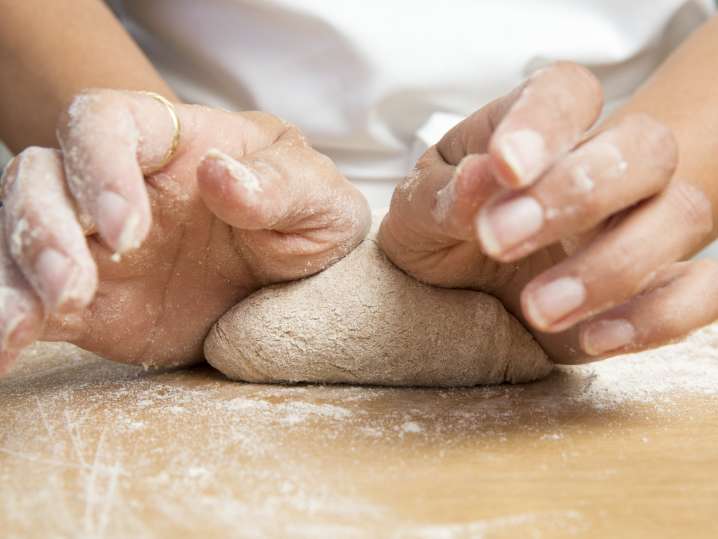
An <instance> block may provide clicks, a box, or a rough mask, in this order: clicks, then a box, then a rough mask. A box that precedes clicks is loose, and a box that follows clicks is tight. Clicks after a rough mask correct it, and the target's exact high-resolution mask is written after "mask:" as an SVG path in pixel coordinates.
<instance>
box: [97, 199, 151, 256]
mask: <svg viewBox="0 0 718 539" xmlns="http://www.w3.org/2000/svg"><path fill="white" fill-rule="evenodd" d="M97 212H98V218H97V228H98V230H99V231H100V233H101V234H102V236H103V237H104V238H105V239H106V240H108V241H109V242H112V238H115V240H114V246H112V245H111V247H113V248H114V249H115V250H116V251H117V252H118V253H124V252H126V251H129V250H130V249H134V248H135V247H139V245H140V242H141V238H140V237H139V234H140V229H139V225H140V216H139V215H138V214H137V212H135V211H133V210H132V209H131V208H130V205H129V204H128V203H127V201H126V200H125V199H124V198H123V197H121V196H120V195H118V194H117V193H113V192H112V191H104V192H103V193H102V194H100V196H99V197H98V198H97Z"/></svg>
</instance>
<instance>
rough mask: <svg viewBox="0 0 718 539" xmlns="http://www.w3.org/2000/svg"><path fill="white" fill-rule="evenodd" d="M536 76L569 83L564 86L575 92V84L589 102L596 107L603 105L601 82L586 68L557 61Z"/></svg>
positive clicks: (572, 63)
mask: <svg viewBox="0 0 718 539" xmlns="http://www.w3.org/2000/svg"><path fill="white" fill-rule="evenodd" d="M536 74H537V75H538V76H549V77H551V78H554V77H556V78H560V79H563V80H567V81H569V82H568V83H567V84H566V86H567V87H570V88H573V89H574V90H575V88H576V84H579V85H580V86H579V87H580V88H581V89H582V90H583V91H584V92H585V94H586V96H587V97H588V99H589V100H590V102H592V103H595V104H596V105H597V106H598V107H600V106H601V105H602V104H603V88H602V87H601V81H599V80H598V77H596V75H594V74H593V72H592V71H591V70H590V69H588V68H587V67H585V66H583V65H581V64H577V63H575V62H570V61H559V62H555V63H553V64H551V65H550V66H548V67H547V68H545V69H543V70H539V71H538V72H537V73H536Z"/></svg>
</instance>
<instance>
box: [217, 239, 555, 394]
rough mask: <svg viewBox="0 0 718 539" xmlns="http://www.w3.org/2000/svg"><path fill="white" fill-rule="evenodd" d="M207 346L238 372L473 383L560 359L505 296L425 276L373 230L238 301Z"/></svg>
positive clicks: (286, 378) (539, 372)
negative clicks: (394, 255) (390, 252)
mask: <svg viewBox="0 0 718 539" xmlns="http://www.w3.org/2000/svg"><path fill="white" fill-rule="evenodd" d="M204 351H205V356H206V358H207V360H208V361H209V362H210V363H211V364H212V365H213V366H214V367H216V368H217V369H219V370H220V371H222V372H223V373H224V374H226V375H227V376H228V377H229V378H232V379H235V380H244V381H247V382H261V383H277V382H319V383H348V384H377V385H396V386H472V385H477V384H495V383H501V382H528V381H532V380H536V379H538V378H542V377H543V376H546V375H547V374H548V373H549V372H550V371H551V368H552V364H551V363H550V362H549V361H548V360H547V358H546V355H545V354H544V352H543V351H542V350H541V348H540V347H539V346H538V344H537V343H536V342H535V341H534V340H533V338H532V337H531V336H530V335H529V333H528V332H527V331H526V330H525V329H524V328H523V326H522V325H521V324H520V323H519V322H518V321H517V320H516V319H514V318H513V317H512V316H511V315H510V314H509V313H507V312H506V310H505V309H504V307H503V305H502V304H501V303H500V302H499V301H498V300H496V299H495V298H493V297H492V296H489V295H487V294H482V293H480V292H474V291H469V290H451V289H444V288H436V287H432V286H427V285H425V284H422V283H420V282H418V281H416V280H415V279H413V278H412V277H409V276H408V275H406V274H405V273H403V272H402V271H400V270H399V269H397V268H396V267H395V266H394V265H393V264H392V263H391V262H390V261H389V260H388V259H387V258H386V257H385V256H384V254H383V253H382V252H381V250H380V249H379V247H378V245H377V243H376V241H375V239H374V237H373V236H371V237H370V238H368V239H366V240H364V242H363V243H362V244H361V245H359V247H357V248H356V249H355V250H354V251H352V252H351V253H350V254H349V255H347V256H346V257H345V258H344V259H342V260H340V261H339V262H337V263H336V264H334V265H333V266H331V267H330V268H328V269H327V270H325V271H323V272H321V273H319V274H317V275H315V276H312V277H309V278H307V279H303V280H301V281H294V282H291V283H286V284H281V285H275V286H271V287H268V288H264V289H262V290H259V291H258V292H256V293H254V294H252V295H251V296H249V297H248V298H246V299H245V300H243V301H242V302H240V303H239V304H237V305H236V306H235V307H234V308H233V309H232V310H230V311H229V312H228V313H226V314H225V315H224V316H223V317H222V318H221V319H220V320H219V321H218V322H217V323H216V324H215V325H214V327H213V328H212V330H211V332H210V334H209V336H208V337H207V339H206V340H205V344H204Z"/></svg>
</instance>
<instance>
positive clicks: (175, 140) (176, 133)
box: [138, 91, 182, 176]
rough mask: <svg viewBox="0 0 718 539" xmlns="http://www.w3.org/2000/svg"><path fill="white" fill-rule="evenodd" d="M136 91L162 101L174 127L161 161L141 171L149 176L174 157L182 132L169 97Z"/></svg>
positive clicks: (175, 110)
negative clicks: (170, 140) (170, 142)
mask: <svg viewBox="0 0 718 539" xmlns="http://www.w3.org/2000/svg"><path fill="white" fill-rule="evenodd" d="M138 93H140V94H142V95H146V96H148V97H151V98H153V99H156V100H157V101H159V102H160V103H162V104H163V105H164V106H165V108H166V109H167V112H169V114H170V118H171V119H172V128H173V129H174V134H173V135H172V144H170V148H169V150H167V153H166V154H165V156H164V157H163V158H162V161H161V162H160V163H158V164H157V165H154V166H152V167H150V168H149V169H144V170H143V171H142V172H143V174H144V175H145V176H149V175H151V174H154V173H155V172H158V171H160V170H162V169H163V168H165V166H166V165H167V163H169V162H170V161H172V159H173V158H174V156H175V154H176V153H177V148H179V143H180V136H181V134H182V124H180V120H179V116H178V115H177V109H176V108H175V106H174V103H172V102H171V101H170V100H169V99H167V98H165V97H163V96H161V95H160V94H156V93H155V92H146V91H143V92H138Z"/></svg>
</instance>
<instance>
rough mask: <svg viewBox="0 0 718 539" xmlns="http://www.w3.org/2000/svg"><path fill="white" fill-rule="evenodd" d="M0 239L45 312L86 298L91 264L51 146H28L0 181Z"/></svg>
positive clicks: (93, 276)
mask: <svg viewBox="0 0 718 539" xmlns="http://www.w3.org/2000/svg"><path fill="white" fill-rule="evenodd" d="M3 186H4V189H5V197H4V200H3V204H4V206H5V208H4V215H3V216H4V223H5V227H4V230H5V240H6V242H7V244H8V245H9V247H10V252H11V255H12V257H13V259H14V260H15V262H16V263H17V265H18V266H19V268H20V269H21V270H22V273H23V275H24V276H25V279H26V280H27V281H28V282H29V283H31V284H32V286H33V288H34V290H35V291H36V292H37V294H38V295H39V296H40V297H41V298H42V300H43V303H44V305H45V308H46V310H47V312H53V311H56V310H63V311H64V310H73V309H79V308H82V307H85V306H86V305H88V304H89V303H90V301H91V300H92V297H93V296H94V294H95V290H96V288H97V268H96V267H95V263H94V261H93V259H92V256H91V255H90V251H89V249H88V247H87V242H86V241H85V237H84V235H83V232H82V228H81V227H80V225H79V223H78V222H77V217H76V215H75V211H74V208H73V205H72V200H71V199H70V195H69V193H68V191H67V188H66V184H65V180H64V172H63V170H62V161H61V159H60V154H59V152H58V151H57V150H50V149H44V148H29V149H27V150H25V151H23V152H22V153H21V154H20V155H19V156H18V157H16V158H15V160H14V161H13V164H12V167H11V168H10V169H8V174H7V177H6V179H5V181H4V183H3Z"/></svg>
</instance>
